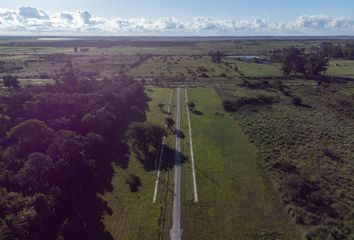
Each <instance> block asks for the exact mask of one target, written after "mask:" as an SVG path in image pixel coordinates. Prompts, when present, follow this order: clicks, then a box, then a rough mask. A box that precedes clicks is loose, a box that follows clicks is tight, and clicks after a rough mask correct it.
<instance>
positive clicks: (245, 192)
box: [182, 88, 299, 240]
mask: <svg viewBox="0 0 354 240" xmlns="http://www.w3.org/2000/svg"><path fill="white" fill-rule="evenodd" d="M188 93H189V99H190V101H193V102H194V103H195V104H196V109H197V110H198V111H200V112H202V113H203V115H197V114H192V115H191V121H192V129H193V141H194V149H195V159H196V174H197V185H198V193H199V202H198V203H197V204H194V203H193V201H192V200H193V195H192V193H193V189H192V186H193V185H192V179H191V167H190V164H189V163H188V164H186V165H184V179H185V180H184V185H185V191H184V209H183V217H182V219H183V220H182V221H183V229H184V237H185V239H208V240H209V239H273V238H272V236H273V237H275V238H276V239H299V232H298V230H297V227H296V226H295V225H294V224H292V223H291V221H290V220H289V218H288V217H287V214H286V213H285V212H284V210H283V209H282V208H281V207H280V204H279V199H278V198H277V197H276V196H277V194H276V193H275V192H274V190H273V189H272V187H271V186H270V185H269V184H268V182H267V181H266V180H265V179H264V172H263V171H262V169H261V168H260V162H259V161H260V159H259V156H258V152H257V149H256V148H255V146H253V145H252V144H251V143H250V142H249V141H248V140H247V138H246V137H245V136H244V135H243V134H242V132H241V129H240V127H239V126H238V124H237V122H236V121H235V120H234V119H233V118H232V117H231V116H230V115H228V114H227V113H225V112H224V111H223V109H222V107H221V106H222V105H221V100H220V98H219V97H218V95H217V93H216V92H215V91H214V89H213V88H193V89H189V90H188ZM183 122H186V118H185V117H184V121H183ZM184 126H185V125H184ZM186 131H187V129H186ZM187 139H188V138H187ZM185 149H189V148H188V140H186V141H185ZM186 154H187V155H189V154H188V153H186ZM275 238H274V239H275Z"/></svg>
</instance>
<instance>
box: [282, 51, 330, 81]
mask: <svg viewBox="0 0 354 240" xmlns="http://www.w3.org/2000/svg"><path fill="white" fill-rule="evenodd" d="M327 66H328V57H324V56H321V54H319V53H314V52H313V53H309V54H306V53H305V51H304V50H299V49H297V48H295V47H290V48H286V49H284V50H283V58H282V67H281V69H282V71H283V74H284V76H289V75H290V74H291V73H294V74H297V73H301V74H304V75H306V76H311V77H312V76H317V75H319V74H321V73H322V72H324V71H326V70H327Z"/></svg>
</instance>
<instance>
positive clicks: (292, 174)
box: [0, 37, 354, 240]
mask: <svg viewBox="0 0 354 240" xmlns="http://www.w3.org/2000/svg"><path fill="white" fill-rule="evenodd" d="M353 46H354V39H353V38H350V37H338V38H322V39H321V38H317V37H316V38H310V37H309V38H307V37H304V38H300V37H299V38H285V37H279V38H272V37H264V38H261V37H260V38H232V37H216V38H213V37H210V38H203V37H201V38H198V37H191V38H177V37H176V38H174V37H170V38H168V37H166V38H164V37H161V38H148V37H147V38H144V37H131V38H119V37H117V38H114V37H106V38H104V37H102V38H100V37H97V38H96V37H92V38H84V37H83V38H67V39H65V40H60V39H57V38H49V39H47V38H44V39H43V38H39V39H37V38H34V37H33V38H32V37H28V38H4V39H2V38H0V79H2V81H1V82H0V84H1V88H0V170H1V171H0V187H1V191H2V192H3V195H6V198H5V200H6V201H5V200H4V204H3V205H4V206H6V209H7V211H8V212H11V211H10V210H8V209H10V208H11V209H15V207H13V206H12V205H11V204H14V205H15V206H17V207H19V209H21V210H19V212H16V213H15V214H13V215H11V213H9V214H8V215H9V216H10V217H9V216H7V218H9V219H17V218H18V217H19V216H23V215H26V214H28V215H26V216H27V218H28V219H29V221H32V220H31V219H32V218H31V217H33V216H32V215H31V214H29V213H28V211H29V209H32V207H33V206H36V207H38V208H39V206H42V205H41V204H42V203H43V206H42V207H43V208H45V209H46V210H45V211H44V210H43V212H41V214H42V215H40V217H41V218H39V219H40V220H38V222H36V223H38V226H41V225H40V224H41V223H43V222H48V223H49V225H50V228H48V230H46V231H44V232H40V233H41V234H42V236H46V237H47V239H62V240H71V239H88V240H91V239H92V240H96V239H109V240H112V239H114V240H118V239H123V240H141V239H142V240H145V239H146V240H153V239H156V240H168V239H173V240H175V239H181V238H182V239H187V240H199V239H201V240H202V239H204V240H219V239H220V240H223V239H225V240H226V239H227V240H228V239H230V240H231V239H237V240H239V239H240V240H244V239H245V240H255V239H262V240H275V239H277V240H296V239H299V240H300V239H304V240H318V239H321V240H322V239H324V240H333V239H334V240H337V239H338V240H346V239H352V238H353V236H354V228H353V226H354V219H353V209H354V200H353V199H354V180H353V174H354V167H353V166H354V165H353V163H354V162H353V161H354V159H353V156H354V120H353V119H354V47H353ZM328 49H330V50H328ZM338 49H339V50H340V51H339V50H338ZM334 50H336V51H334ZM352 50H353V51H352ZM351 53H352V54H353V56H351V55H350V54H351ZM187 98H188V100H187ZM37 120H38V121H40V122H38V121H37ZM26 124H29V126H30V127H28V128H26V126H27V125H26ZM32 125H34V126H32ZM31 127H33V129H35V130H36V129H37V128H38V129H37V130H36V131H34V130H33V129H32V128H31ZM19 129H20V130H21V131H20V130H19ZM32 130H33V132H31V131H32ZM27 131H28V132H30V133H31V134H34V133H36V134H37V133H38V136H40V138H41V139H44V140H43V141H37V140H35V139H30V138H26V136H28V135H31V134H25V133H27ZM24 134H25V135H24ZM41 134H42V135H41ZM19 136H20V137H19ZM36 136H37V135H36ZM37 143H38V144H37ZM21 144H24V145H21ZM25 144H28V145H25ZM96 146H97V147H96ZM32 147H33V149H35V150H36V151H39V153H40V154H39V155H38V154H37V155H36V154H34V155H32V154H33V153H34V152H32V150H31V149H32ZM71 147H72V148H71ZM20 149H24V150H20ZM60 149H64V150H65V151H67V152H69V153H70V154H68V155H60V154H59V153H60V152H61V151H62V150H60ZM64 150H63V151H64ZM98 150H100V151H98ZM27 151H29V152H27ZM76 153H80V154H77V155H75V154H76ZM30 156H31V157H30ZM30 158H31V159H32V160H31V161H39V162H41V163H43V165H41V164H38V166H44V167H43V168H41V169H40V172H44V173H46V174H47V173H48V176H51V175H50V174H57V175H56V176H61V178H60V181H58V182H55V181H54V182H53V181H52V179H51V178H50V177H48V176H47V175H45V174H42V175H38V176H40V177H43V178H44V179H46V181H41V182H40V183H41V184H35V185H33V182H36V181H37V180H36V179H35V180H32V178H30V177H29V176H31V175H30V174H31V173H32V172H31V171H29V170H28V169H29V166H28V164H29V163H27V162H28V161H29V160H28V159H30ZM48 159H52V160H48ZM53 159H54V160H53ZM77 159H79V160H80V161H78V162H77V161H76V160H77ZM45 164H47V165H45ZM36 166H37V165H36ZM45 166H48V167H45ZM48 169H54V170H53V173H52V172H50V171H49V170H48ZM63 172H65V173H67V174H63ZM28 179H31V181H32V182H30V181H29V180H28ZM26 180H28V181H26ZM44 182H48V184H44ZM26 184H27V185H26ZM72 189H76V190H77V192H76V191H72ZM8 192H13V194H14V195H11V194H8ZM13 196H16V197H18V198H19V199H20V200H19V202H16V201H13V199H14V198H15V197H13ZM75 199H80V201H81V202H80V204H78V203H77V202H76V201H75ZM10 203H11V204H10ZM23 203H26V204H27V205H26V204H23ZM44 203H45V204H44ZM16 204H17V205H16ZM35 204H37V205H35ZM56 204H57V205H56ZM63 206H67V208H65V207H63ZM85 208H87V209H90V210H89V211H86V210H85ZM48 209H52V211H53V212H52V214H49V215H45V214H44V213H45V212H48V211H49V210H48ZM63 209H69V210H67V211H64V210H63ZM38 212H40V211H39V210H38ZM0 213H1V212H0ZM25 213H26V214H25ZM30 213H32V212H30ZM35 216H37V215H35ZM33 218H34V217H33ZM1 224H3V223H2V222H0V229H1V226H2V225H1ZM26 226H27V225H26ZM30 226H32V225H30ZM35 226H37V225H35ZM33 228H34V229H36V228H35V227H33ZM27 230H28V232H30V231H31V229H30V228H29V227H28V229H27ZM36 231H39V230H38V229H36ZM53 236H54V237H53ZM180 237H181V238H180Z"/></svg>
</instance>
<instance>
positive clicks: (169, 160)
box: [138, 146, 187, 171]
mask: <svg viewBox="0 0 354 240" xmlns="http://www.w3.org/2000/svg"><path fill="white" fill-rule="evenodd" d="M177 155H178V156H179V157H180V164H184V163H185V162H186V160H187V158H186V156H184V155H183V154H182V153H181V152H179V151H176V150H175V149H172V148H170V147H168V146H164V148H163V154H162V158H161V159H162V164H161V168H160V170H171V169H172V168H173V167H174V166H175V165H176V161H175V158H176V157H177ZM160 157H161V148H159V149H158V152H156V151H155V152H153V153H145V154H144V155H143V156H139V157H138V160H139V161H140V163H141V164H143V166H144V169H145V170H146V171H156V169H158V167H159V164H160V163H159V161H160Z"/></svg>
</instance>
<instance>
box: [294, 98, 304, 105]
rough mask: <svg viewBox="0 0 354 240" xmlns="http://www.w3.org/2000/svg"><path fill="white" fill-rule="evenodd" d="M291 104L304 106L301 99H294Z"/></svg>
mask: <svg viewBox="0 0 354 240" xmlns="http://www.w3.org/2000/svg"><path fill="white" fill-rule="evenodd" d="M291 102H292V103H293V105H294V106H302V105H303V102H302V99H301V98H300V97H293V98H292V100H291Z"/></svg>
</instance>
